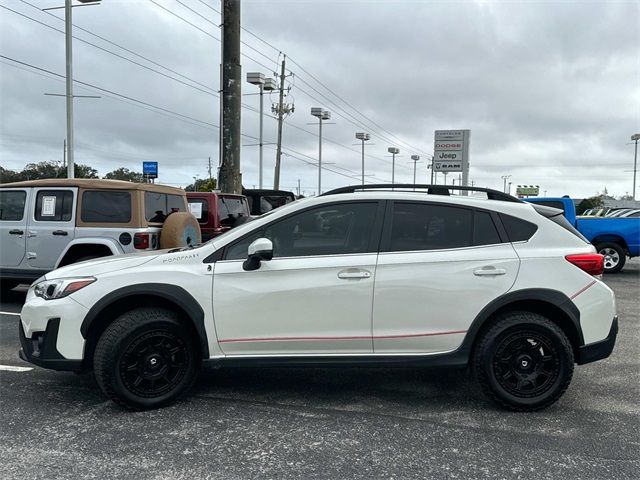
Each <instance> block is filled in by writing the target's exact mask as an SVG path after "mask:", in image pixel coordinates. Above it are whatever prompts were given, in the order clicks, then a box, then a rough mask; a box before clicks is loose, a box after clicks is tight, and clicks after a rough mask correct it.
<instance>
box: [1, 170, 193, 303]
mask: <svg viewBox="0 0 640 480" xmlns="http://www.w3.org/2000/svg"><path fill="white" fill-rule="evenodd" d="M186 211H187V203H186V196H185V193H184V191H182V190H180V189H179V188H174V187H166V186H162V185H153V184H141V183H132V182H123V181H118V180H93V179H46V180H31V181H26V182H16V183H7V184H2V185H0V243H1V244H2V249H0V279H1V287H2V291H3V292H6V291H7V290H10V289H12V288H13V287H15V286H16V285H18V283H23V282H25V283H31V282H33V281H34V280H35V279H37V278H39V277H40V276H42V275H44V274H46V273H47V272H50V271H51V270H54V269H56V268H59V267H64V266H65V265H70V264H72V263H77V262H81V261H85V260H89V259H93V258H98V257H106V256H110V255H121V254H123V253H130V252H136V251H143V250H157V249H159V248H160V233H161V230H162V229H163V223H164V221H165V219H166V218H167V216H169V215H170V214H171V213H173V212H186ZM174 218H178V217H174ZM192 225H193V224H192ZM194 228H197V227H194ZM185 231H187V232H188V231H189V229H186V230H184V229H183V230H181V234H182V233H184V232H185ZM195 233H196V232H192V233H191V236H192V237H193V238H192V243H195V242H196V241H197V235H195ZM162 237H163V242H169V244H171V242H173V245H175V246H177V245H178V244H179V242H178V240H179V239H177V238H175V228H174V229H173V232H171V233H167V232H166V231H165V234H164V235H163V236H162ZM176 242H178V243H176Z"/></svg>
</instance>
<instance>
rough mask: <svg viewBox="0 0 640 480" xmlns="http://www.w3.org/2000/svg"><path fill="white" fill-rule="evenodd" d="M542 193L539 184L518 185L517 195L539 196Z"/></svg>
mask: <svg viewBox="0 0 640 480" xmlns="http://www.w3.org/2000/svg"><path fill="white" fill-rule="evenodd" d="M539 194H540V186H539V185H518V186H517V187H516V195H518V196H528V195H533V196H538V195H539Z"/></svg>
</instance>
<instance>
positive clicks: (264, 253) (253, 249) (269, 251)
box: [242, 238, 273, 271]
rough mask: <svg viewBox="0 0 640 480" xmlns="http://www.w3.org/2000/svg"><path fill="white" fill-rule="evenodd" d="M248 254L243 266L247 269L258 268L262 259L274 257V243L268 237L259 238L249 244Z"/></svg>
mask: <svg viewBox="0 0 640 480" xmlns="http://www.w3.org/2000/svg"><path fill="white" fill-rule="evenodd" d="M248 254H249V255H248V257H247V259H246V260H245V261H244V263H243V264H242V268H243V269H244V270H246V271H251V270H257V269H259V268H260V263H261V262H262V260H271V259H272V258H273V243H271V240H269V239H268V238H258V239H256V240H254V241H253V242H252V243H251V245H249V249H248Z"/></svg>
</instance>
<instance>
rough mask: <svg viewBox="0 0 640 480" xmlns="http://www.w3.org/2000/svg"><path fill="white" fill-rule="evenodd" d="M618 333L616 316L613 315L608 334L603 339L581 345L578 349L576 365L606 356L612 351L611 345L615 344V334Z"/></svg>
mask: <svg viewBox="0 0 640 480" xmlns="http://www.w3.org/2000/svg"><path fill="white" fill-rule="evenodd" d="M617 335H618V317H617V316H615V317H613V322H612V323H611V329H610V330H609V335H607V338H605V339H604V340H601V341H599V342H594V343H590V344H588V345H583V346H582V347H580V349H579V350H578V358H577V359H576V363H577V364H578V365H584V364H585V363H591V362H595V361H597V360H602V359H603V358H607V357H608V356H609V355H611V352H612V351H613V347H614V346H615V344H616V336H617Z"/></svg>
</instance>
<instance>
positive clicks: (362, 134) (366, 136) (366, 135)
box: [356, 132, 371, 185]
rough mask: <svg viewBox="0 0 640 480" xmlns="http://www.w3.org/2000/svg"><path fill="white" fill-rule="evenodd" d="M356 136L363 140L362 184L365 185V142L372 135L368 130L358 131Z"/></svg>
mask: <svg viewBox="0 0 640 480" xmlns="http://www.w3.org/2000/svg"><path fill="white" fill-rule="evenodd" d="M356 138H357V139H358V140H361V141H362V185H364V142H366V141H367V140H369V139H370V138H371V135H369V134H368V133H366V132H357V133H356Z"/></svg>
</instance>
